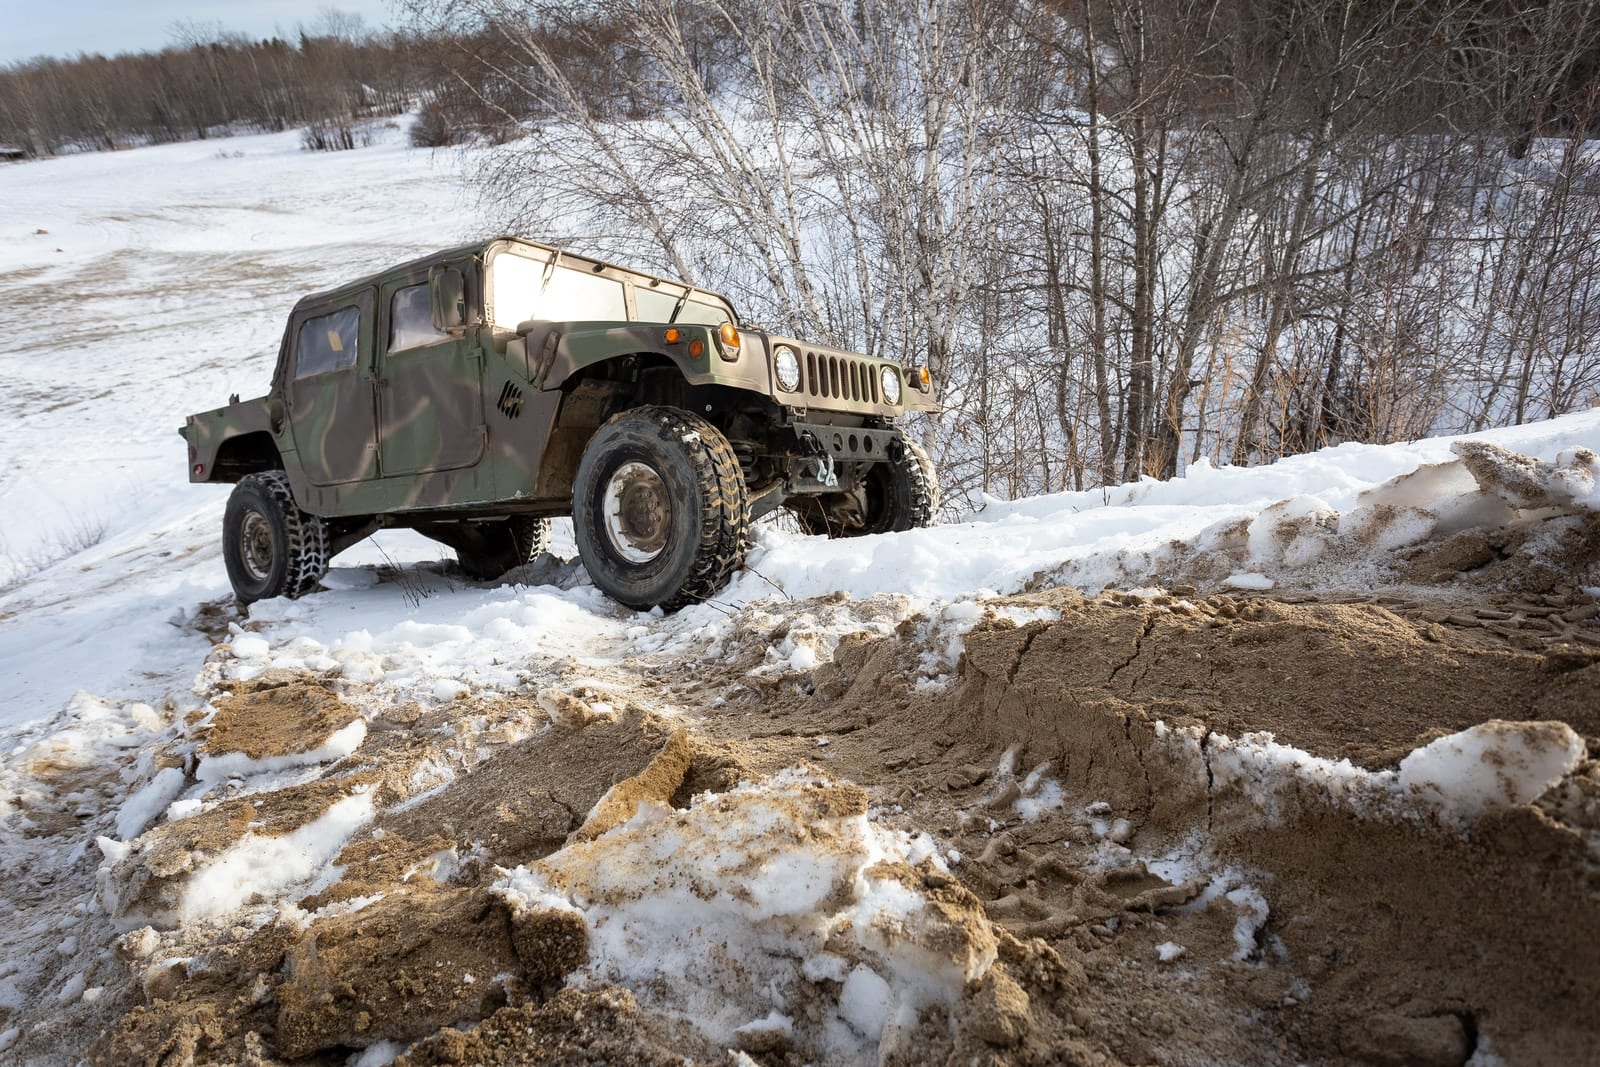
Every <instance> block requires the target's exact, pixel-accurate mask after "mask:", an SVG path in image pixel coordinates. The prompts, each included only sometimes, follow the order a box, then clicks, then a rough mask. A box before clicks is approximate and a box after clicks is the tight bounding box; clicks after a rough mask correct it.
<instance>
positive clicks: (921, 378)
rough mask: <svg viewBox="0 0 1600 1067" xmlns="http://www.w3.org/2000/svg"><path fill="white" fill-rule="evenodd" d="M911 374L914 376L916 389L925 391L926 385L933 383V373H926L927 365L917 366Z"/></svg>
mask: <svg viewBox="0 0 1600 1067" xmlns="http://www.w3.org/2000/svg"><path fill="white" fill-rule="evenodd" d="M912 374H914V375H915V376H916V380H917V388H918V389H921V390H923V391H926V390H927V388H928V386H930V385H932V384H933V375H931V374H929V373H928V368H927V367H918V368H917V369H916V370H914V371H912Z"/></svg>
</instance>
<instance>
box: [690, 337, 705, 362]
mask: <svg viewBox="0 0 1600 1067" xmlns="http://www.w3.org/2000/svg"><path fill="white" fill-rule="evenodd" d="M705 354H706V343H705V342H704V341H702V340H700V338H698V337H696V338H695V339H694V340H693V341H690V342H689V358H690V359H699V358H700V357H701V356H703V355H705Z"/></svg>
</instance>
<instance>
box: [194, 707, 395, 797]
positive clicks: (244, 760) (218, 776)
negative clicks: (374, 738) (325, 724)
mask: <svg viewBox="0 0 1600 1067" xmlns="http://www.w3.org/2000/svg"><path fill="white" fill-rule="evenodd" d="M366 738H367V724H366V721H365V720H364V719H353V720H351V721H350V722H348V723H346V724H345V725H344V726H341V727H340V728H339V729H337V730H335V731H334V732H333V733H332V734H331V735H329V737H328V739H327V740H326V741H324V742H322V744H320V745H318V746H317V747H315V748H312V749H308V750H307V751H305V752H289V753H285V754H283V755H281V756H260V757H251V756H247V755H245V754H244V753H243V752H222V753H218V754H216V755H206V756H202V757H201V759H200V765H199V766H198V767H197V768H196V769H195V777H196V778H198V779H199V780H200V781H201V782H203V783H205V784H207V785H211V784H215V783H217V782H225V781H227V780H229V779H230V778H247V777H250V776H251V775H257V774H272V773H276V772H279V771H287V770H293V769H295V768H297V767H308V766H312V765H314V764H318V763H332V762H333V761H335V760H341V759H344V758H345V757H346V756H348V755H350V753H352V752H354V751H355V750H356V749H357V748H359V747H361V742H363V741H365V740H366Z"/></svg>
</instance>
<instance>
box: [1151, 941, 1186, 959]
mask: <svg viewBox="0 0 1600 1067" xmlns="http://www.w3.org/2000/svg"><path fill="white" fill-rule="evenodd" d="M1188 951H1189V950H1188V949H1186V948H1184V947H1183V946H1182V945H1180V944H1178V943H1177V942H1176V941H1163V942H1161V944H1159V945H1157V946H1156V959H1158V960H1160V961H1161V962H1162V963H1171V962H1172V961H1173V960H1175V959H1178V958H1179V957H1181V956H1183V955H1184V954H1186V953H1187V952H1188Z"/></svg>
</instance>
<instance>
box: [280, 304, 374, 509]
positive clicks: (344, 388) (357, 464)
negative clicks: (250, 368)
mask: <svg viewBox="0 0 1600 1067" xmlns="http://www.w3.org/2000/svg"><path fill="white" fill-rule="evenodd" d="M373 310H374V301H373V292H372V290H370V289H366V290H362V291H360V292H357V293H355V294H352V295H347V296H341V297H338V298H336V299H334V300H330V301H329V302H328V303H326V304H323V305H319V306H316V307H311V308H305V309H302V310H301V311H300V312H298V313H297V314H296V316H295V319H294V320H293V322H292V324H291V331H292V332H291V337H292V341H291V343H292V344H293V345H294V352H293V354H292V356H291V359H290V363H289V369H288V375H289V379H288V381H287V383H286V387H285V389H284V395H285V396H286V397H287V399H288V409H289V428H290V433H291V434H292V435H293V437H294V445H295V450H296V451H297V452H298V453H299V460H300V466H301V468H302V469H303V470H304V471H305V476H306V478H307V480H308V481H310V482H311V484H312V485H340V484H343V483H346V482H356V481H362V480H365V479H367V478H373V477H376V476H377V473H378V450H377V432H376V431H377V426H376V418H375V413H374V411H373V398H372V378H371V373H372V358H373V352H372V349H373V344H372V340H373V325H374V324H373Z"/></svg>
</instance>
